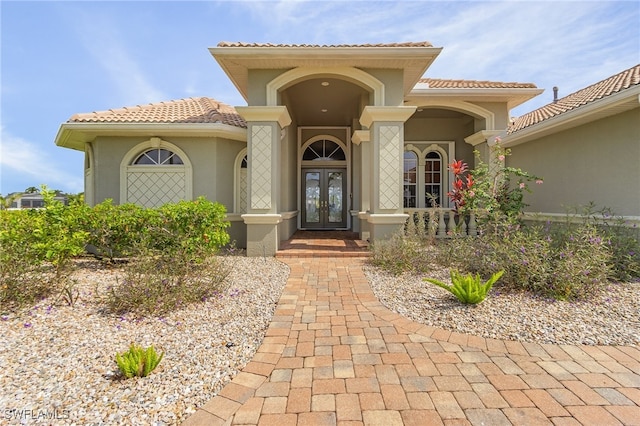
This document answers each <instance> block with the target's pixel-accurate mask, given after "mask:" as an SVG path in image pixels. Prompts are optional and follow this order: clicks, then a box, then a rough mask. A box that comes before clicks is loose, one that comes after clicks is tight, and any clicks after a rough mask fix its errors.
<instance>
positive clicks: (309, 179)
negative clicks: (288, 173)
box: [299, 128, 350, 230]
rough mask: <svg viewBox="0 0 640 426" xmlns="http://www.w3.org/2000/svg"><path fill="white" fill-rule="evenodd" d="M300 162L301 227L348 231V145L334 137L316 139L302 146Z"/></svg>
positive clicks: (302, 130)
mask: <svg viewBox="0 0 640 426" xmlns="http://www.w3.org/2000/svg"><path fill="white" fill-rule="evenodd" d="M314 130H315V131H319V130H322V129H317V128H316V129H314ZM345 130H347V129H343V131H345ZM300 134H301V135H304V134H305V129H301V132H300ZM346 134H348V130H347V132H345V135H346ZM300 160H301V161H300V171H301V173H300V176H301V177H300V188H301V192H300V198H299V200H300V201H299V205H300V228H301V229H327V230H329V229H346V228H348V226H349V224H348V221H347V212H348V210H349V205H348V204H349V203H348V198H347V194H348V193H349V188H350V185H349V173H348V169H350V168H349V167H348V161H347V160H348V151H347V145H346V144H345V143H343V142H342V141H341V140H340V139H339V138H336V137H335V136H330V135H326V134H325V135H319V136H315V137H313V138H311V139H310V140H308V141H306V142H305V143H303V144H302V146H301V159H300Z"/></svg>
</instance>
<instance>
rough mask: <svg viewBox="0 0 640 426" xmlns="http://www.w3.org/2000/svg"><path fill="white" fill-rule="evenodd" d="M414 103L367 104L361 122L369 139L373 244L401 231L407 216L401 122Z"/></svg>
mask: <svg viewBox="0 0 640 426" xmlns="http://www.w3.org/2000/svg"><path fill="white" fill-rule="evenodd" d="M415 110H416V107H415V106H397V107H384V106H367V107H365V109H364V111H363V112H362V115H361V117H360V124H362V125H363V126H365V127H368V128H369V132H370V138H371V153H370V156H369V157H370V170H371V178H372V179H371V187H370V206H369V217H368V219H367V220H368V222H369V232H370V237H369V240H370V241H371V242H372V243H375V242H376V241H379V240H384V239H388V238H390V237H391V236H392V235H393V234H394V233H396V232H398V231H400V230H401V229H402V227H403V226H404V223H405V222H406V220H407V218H408V215H406V214H405V213H404V210H403V202H402V199H403V198H402V197H403V176H402V175H403V163H404V122H405V121H407V120H408V119H409V117H411V116H412V115H413V113H414V112H415Z"/></svg>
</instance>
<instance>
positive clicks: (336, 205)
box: [327, 172, 344, 224]
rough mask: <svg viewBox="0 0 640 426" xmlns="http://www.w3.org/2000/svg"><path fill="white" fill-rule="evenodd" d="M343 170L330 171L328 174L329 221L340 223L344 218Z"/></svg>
mask: <svg viewBox="0 0 640 426" xmlns="http://www.w3.org/2000/svg"><path fill="white" fill-rule="evenodd" d="M342 175H343V173H342V172H329V173H328V174H327V179H328V182H327V188H328V190H329V194H328V196H329V206H328V210H329V218H328V219H329V223H332V224H339V223H342V222H343V219H342V216H343V214H342V212H343V206H342V200H343V198H344V195H343V186H342V180H343V179H342Z"/></svg>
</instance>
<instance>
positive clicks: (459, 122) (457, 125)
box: [404, 117, 474, 164]
mask: <svg viewBox="0 0 640 426" xmlns="http://www.w3.org/2000/svg"><path fill="white" fill-rule="evenodd" d="M473 133H474V120H473V119H472V118H471V117H466V118H464V119H458V118H421V119H416V118H411V119H409V120H408V121H407V122H406V123H405V125H404V140H405V143H410V142H412V141H455V143H456V160H464V161H466V162H467V163H468V164H473V146H471V145H469V144H468V143H466V142H465V141H464V138H466V137H467V136H469V135H471V134H473ZM449 160H450V161H451V160H452V159H449Z"/></svg>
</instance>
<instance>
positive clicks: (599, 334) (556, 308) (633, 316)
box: [364, 265, 640, 346]
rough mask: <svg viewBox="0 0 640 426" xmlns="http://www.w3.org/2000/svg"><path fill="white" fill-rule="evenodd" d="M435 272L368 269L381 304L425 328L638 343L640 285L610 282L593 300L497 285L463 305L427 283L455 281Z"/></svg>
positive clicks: (549, 340)
mask: <svg viewBox="0 0 640 426" xmlns="http://www.w3.org/2000/svg"><path fill="white" fill-rule="evenodd" d="M433 268H434V269H433V271H431V272H430V273H427V274H425V275H423V276H420V275H416V274H403V275H400V276H394V275H391V274H389V273H387V272H385V271H382V270H380V269H379V268H376V267H373V266H371V265H366V266H365V268H364V270H365V275H366V276H367V277H368V278H369V281H370V283H371V288H372V289H373V292H374V293H375V295H376V296H377V297H378V299H379V300H380V301H381V303H383V304H384V305H385V306H386V307H387V308H389V309H391V310H392V311H394V312H397V313H399V314H401V315H403V316H405V317H406V318H409V319H411V320H414V321H416V322H419V323H422V324H426V325H430V326H435V327H440V328H443V329H446V330H450V331H457V332H461V333H467V334H473V335H476V336H482V337H486V338H497V339H508V340H517V341H521V342H537V343H556V344H585V345H631V346H639V345H640V282H636V283H615V284H610V285H609V286H608V287H607V288H606V290H603V291H602V292H601V293H599V294H597V295H595V296H594V297H593V298H591V299H590V300H589V301H578V302H563V301H556V300H554V299H548V298H544V297H538V296H535V295H533V294H531V293H527V292H515V291H506V290H505V289H504V288H500V285H499V281H498V283H496V284H495V285H494V287H493V288H492V289H491V291H490V293H489V295H488V297H487V298H486V299H485V300H484V301H483V302H482V303H480V304H478V305H465V304H462V303H460V302H458V300H457V299H456V298H455V296H453V295H452V294H451V293H449V292H447V291H446V290H444V289H441V288H439V287H436V286H435V285H432V284H430V283H427V282H424V281H423V278H425V277H428V278H435V279H439V280H441V281H444V282H447V283H451V280H450V279H449V270H448V269H444V268H440V267H437V266H434V267H433Z"/></svg>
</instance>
